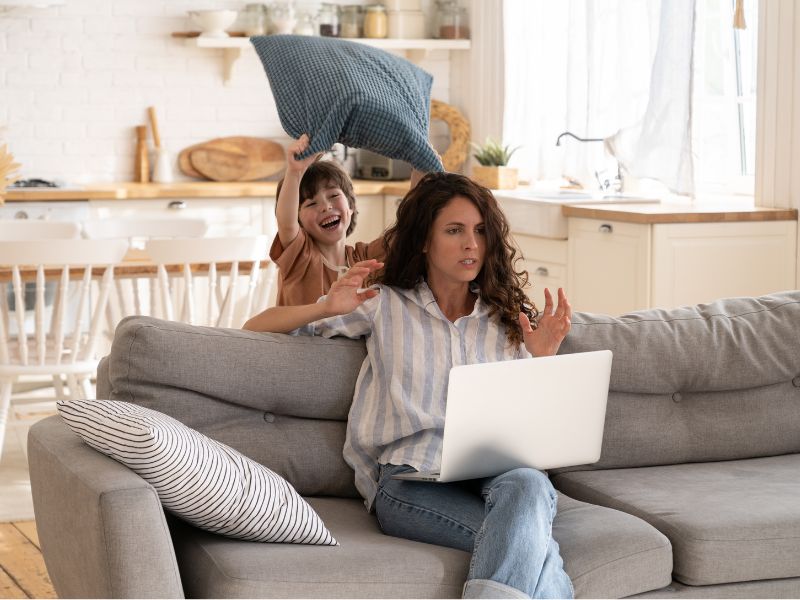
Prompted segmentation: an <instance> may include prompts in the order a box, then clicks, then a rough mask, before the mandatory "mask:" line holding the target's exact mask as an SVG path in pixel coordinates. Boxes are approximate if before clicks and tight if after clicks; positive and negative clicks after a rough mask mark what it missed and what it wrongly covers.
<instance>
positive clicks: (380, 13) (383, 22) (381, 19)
mask: <svg viewBox="0 0 800 600" xmlns="http://www.w3.org/2000/svg"><path fill="white" fill-rule="evenodd" d="M366 10H367V13H366V14H365V15H364V37H366V38H385V37H386V36H387V35H389V20H388V19H387V17H386V7H384V6H383V4H370V5H368V6H367V8H366Z"/></svg>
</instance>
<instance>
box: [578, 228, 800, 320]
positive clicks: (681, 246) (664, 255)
mask: <svg viewBox="0 0 800 600" xmlns="http://www.w3.org/2000/svg"><path fill="white" fill-rule="evenodd" d="M795 229H796V224H795V222H794V221H750V222H725V223H655V224H646V223H627V222H619V221H612V220H600V219H583V218H575V217H573V218H570V219H569V240H568V260H567V262H568V264H569V271H568V278H567V279H568V284H567V286H568V292H569V297H570V301H571V303H572V306H573V308H574V309H575V310H581V311H588V312H600V313H605V314H612V315H619V314H624V313H627V312H630V311H633V310H639V309H644V308H651V307H657V308H673V307H677V306H683V305H688V304H696V303H703V302H710V301H713V300H716V299H718V298H724V297H731V296H750V295H760V294H767V293H771V292H776V291H780V290H786V289H794V288H795V285H796V282H795V268H796V243H797V242H796V232H795Z"/></svg>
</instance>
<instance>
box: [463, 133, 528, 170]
mask: <svg viewBox="0 0 800 600" xmlns="http://www.w3.org/2000/svg"><path fill="white" fill-rule="evenodd" d="M472 147H473V149H474V150H475V154H473V155H472V156H474V157H475V160H477V161H478V162H479V163H480V164H482V165H483V166H484V167H504V166H506V165H507V164H508V161H509V160H511V155H512V154H514V152H516V151H517V150H519V146H517V147H516V148H512V149H511V150H509V148H508V146H503V145H501V144H500V142H496V141H495V140H493V139H492V138H486V142H485V143H484V144H483V145H478V144H474V143H473V144H472Z"/></svg>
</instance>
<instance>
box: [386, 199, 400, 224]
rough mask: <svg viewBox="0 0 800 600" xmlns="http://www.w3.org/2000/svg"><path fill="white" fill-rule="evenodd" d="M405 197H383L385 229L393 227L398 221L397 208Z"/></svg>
mask: <svg viewBox="0 0 800 600" xmlns="http://www.w3.org/2000/svg"><path fill="white" fill-rule="evenodd" d="M402 199H403V196H394V195H392V196H390V195H386V196H384V197H383V227H384V229H385V228H387V227H391V226H392V225H394V223H395V221H397V207H398V206H399V205H400V201H401V200H402Z"/></svg>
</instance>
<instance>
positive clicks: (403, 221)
mask: <svg viewBox="0 0 800 600" xmlns="http://www.w3.org/2000/svg"><path fill="white" fill-rule="evenodd" d="M455 196H463V197H465V198H467V199H468V200H469V201H470V202H472V203H473V204H474V205H475V206H476V207H477V209H478V211H479V212H480V213H481V217H483V225H484V228H485V236H486V256H485V258H484V262H483V268H481V270H480V273H478V276H477V277H476V278H475V283H477V284H478V286H479V287H480V297H481V300H483V302H485V303H486V304H487V306H488V307H489V314H492V315H494V314H498V315H499V317H500V322H501V323H503V324H504V325H505V326H506V332H507V336H508V340H509V341H510V342H511V343H512V344H514V345H515V346H517V347H518V346H519V344H520V343H521V342H522V330H521V329H520V326H519V313H520V312H524V313H525V314H526V315H527V316H528V318H529V319H530V320H531V325H532V326H533V327H536V317H537V316H538V314H539V312H538V311H537V310H536V307H535V306H534V304H533V302H532V301H531V300H529V299H528V297H527V296H526V295H525V292H523V288H524V287H526V286H527V285H528V272H527V271H524V270H523V271H516V270H515V268H514V266H515V263H516V262H517V260H519V258H520V257H518V256H517V251H516V249H515V248H514V246H513V245H512V244H511V242H510V241H509V232H510V228H509V226H508V221H507V220H506V217H505V215H504V214H503V211H502V210H500V207H499V206H498V205H497V200H495V198H494V196H493V195H492V193H491V192H490V191H489V190H488V189H486V188H485V187H483V186H480V185H478V184H477V183H475V182H473V181H472V180H471V179H469V178H467V177H464V176H463V175H458V174H456V173H429V174H428V175H426V176H425V177H423V178H422V179H421V180H420V182H419V183H418V184H417V185H416V187H414V189H413V190H411V191H410V192H409V193H408V194H406V196H405V197H404V198H403V199H402V200H401V201H400V204H399V206H398V207H397V222H396V223H395V224H394V225H393V226H392V227H390V228H389V229H388V230H387V231H386V233H385V234H384V242H383V243H384V249H385V251H386V259H385V260H384V268H383V271H382V272H381V273H380V274H379V275H378V277H377V281H379V282H380V283H383V284H384V285H391V286H395V287H399V288H404V289H411V288H413V287H415V286H416V285H417V284H418V283H419V282H420V281H421V280H423V279H425V278H426V276H427V260H426V256H425V254H424V252H423V248H424V247H425V244H426V243H427V242H428V239H429V237H430V235H431V227H432V226H433V222H434V220H435V219H436V216H437V215H438V214H439V211H441V210H442V208H444V206H445V205H446V204H447V203H448V202H450V200H451V199H452V198H454V197H455Z"/></svg>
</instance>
